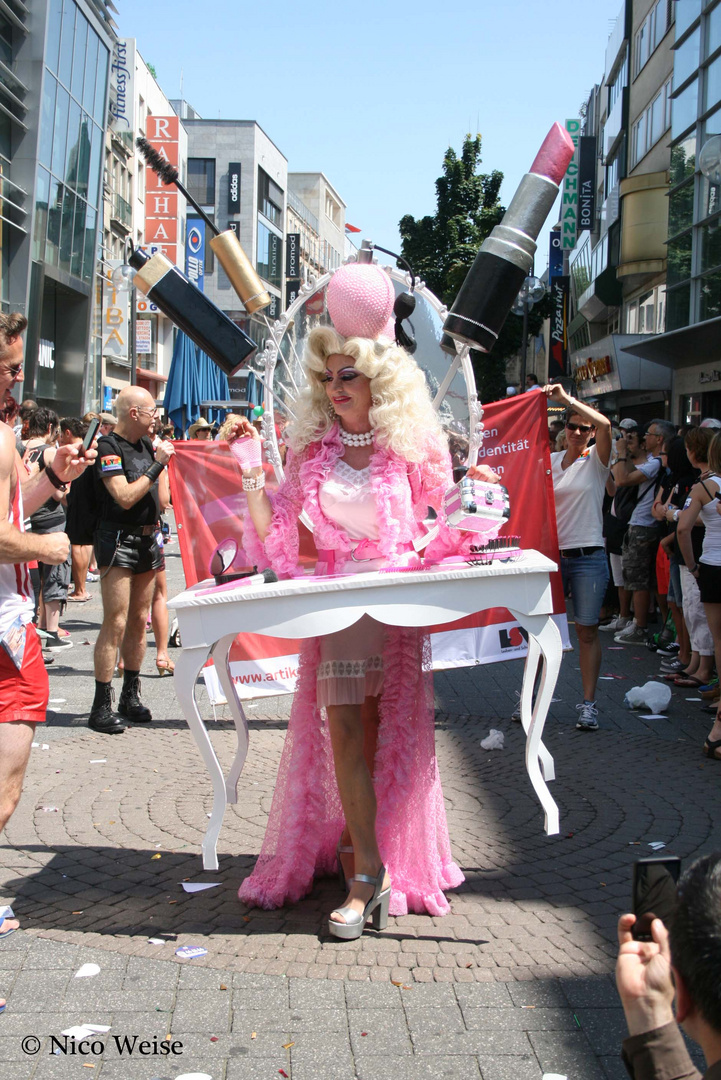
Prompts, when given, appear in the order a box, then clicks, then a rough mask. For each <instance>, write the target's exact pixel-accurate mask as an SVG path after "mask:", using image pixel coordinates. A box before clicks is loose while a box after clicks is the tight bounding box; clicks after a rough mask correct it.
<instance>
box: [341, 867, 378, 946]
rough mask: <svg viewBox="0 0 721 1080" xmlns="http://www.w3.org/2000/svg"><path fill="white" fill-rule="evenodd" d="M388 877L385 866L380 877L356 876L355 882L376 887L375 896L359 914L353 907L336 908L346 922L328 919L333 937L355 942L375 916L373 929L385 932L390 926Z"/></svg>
mask: <svg viewBox="0 0 721 1080" xmlns="http://www.w3.org/2000/svg"><path fill="white" fill-rule="evenodd" d="M385 876H386V868H385V866H381V868H380V871H379V873H378V877H370V875H369V874H356V875H355V877H354V879H353V880H354V881H365V882H367V883H368V884H369V885H375V888H374V890H373V895H372V896H371V898H370V900H369V901H368V903H367V904H366V906H365V907H364V908H363V912H362V913H359V912H357V911H356V910H355V908H352V907H341V908H336V909H335V912H336V913H337V914H338V915H342V916H343V918H344V919H345V922H342V923H341V922H335V920H334V919H330V918H329V919H328V932H329V933H330V934H332V935H333V937H337V938H342V939H343V940H344V941H353V940H354V939H355V938H359V937H360V936H361V934H362V933H363V930H364V929H365V924H366V923H367V922H368V920H369V919H370V917H371V915H372V916H373V929H374V930H385V928H386V926H387V925H388V903H389V901H390V898H391V889H390V885H389V886H388V888H387V889H384V888H383V879H384V877H385Z"/></svg>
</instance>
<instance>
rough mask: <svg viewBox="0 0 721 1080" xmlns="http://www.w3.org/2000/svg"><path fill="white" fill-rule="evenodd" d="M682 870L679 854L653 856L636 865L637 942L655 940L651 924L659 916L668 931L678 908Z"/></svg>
mask: <svg viewBox="0 0 721 1080" xmlns="http://www.w3.org/2000/svg"><path fill="white" fill-rule="evenodd" d="M680 873H681V860H680V859H679V858H678V856H677V855H668V856H666V857H665V858H664V857H663V856H660V855H655V856H651V857H650V858H648V859H639V860H638V862H635V863H634V864H633V901H632V910H633V914H634V915H635V916H636V922H635V923H634V925H633V930H632V931H631V933H632V935H633V937H634V938H635V940H636V941H652V940H653V939H652V937H651V923H652V922H653V920H654V919H660V920H661V921H662V923H663V924H664V926H665V927H666V929H667V930H668V929H669V928H670V926H671V923H672V922H673V917H674V913H675V911H676V884H677V882H678V879H679V875H680Z"/></svg>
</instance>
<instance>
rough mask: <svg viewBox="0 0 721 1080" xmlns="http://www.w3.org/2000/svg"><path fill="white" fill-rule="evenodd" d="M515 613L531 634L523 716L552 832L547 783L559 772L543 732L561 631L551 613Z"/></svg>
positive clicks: (530, 766)
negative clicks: (536, 682)
mask: <svg viewBox="0 0 721 1080" xmlns="http://www.w3.org/2000/svg"><path fill="white" fill-rule="evenodd" d="M511 614H512V615H513V616H514V618H515V619H517V620H518V622H519V623H520V624H521V626H523V627H524V629H526V630H527V631H528V634H529V642H528V656H527V658H526V668H525V672H524V676H523V688H522V690H521V720H522V722H523V728H524V730H525V732H526V769H527V771H528V775H529V777H530V780H531V783H532V784H533V789H534V791H535V792H536V795H537V796H538V799H539V801H540V803H541V806H542V807H543V809H544V812H545V826H544V827H545V831H546V833H547V834H548V835H549V836H551V835H555V834H556V833H557V832H558V831H559V821H558V806H557V805H556V803H555V801H554V800H553V798H552V797H551V793H550V791H549V790H548V787H547V786H546V782H547V781H548V780H552V779H553V777H554V775H555V774H554V768H553V758H552V757H551V755H550V754H549V752H548V750H547V749H546V747H545V746H544V745H543V742H542V736H543V727H544V725H545V723H546V717H547V715H548V707H549V705H550V704H551V698H552V697H553V691H554V690H555V688H556V680H557V679H558V672H559V670H560V667H561V656H562V649H561V635H560V634H559V632H558V627H557V626H556V624H555V623H554V621H553V619H552V618H551V616H550V615H526V614H524V613H523V612H519V611H513V610H511ZM539 656H540V657H541V659H542V669H541V681H540V684H539V688H538V693H537V695H536V702H535V705H534V707H533V712H531V699H532V695H533V682H534V678H535V674H536V667H537V664H538V659H539ZM541 762H542V763H543V770H541Z"/></svg>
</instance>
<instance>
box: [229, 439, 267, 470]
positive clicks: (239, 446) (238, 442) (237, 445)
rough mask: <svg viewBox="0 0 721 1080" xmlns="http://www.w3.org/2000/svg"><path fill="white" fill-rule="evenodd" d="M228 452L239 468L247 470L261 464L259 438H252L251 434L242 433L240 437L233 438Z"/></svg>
mask: <svg viewBox="0 0 721 1080" xmlns="http://www.w3.org/2000/svg"><path fill="white" fill-rule="evenodd" d="M230 452H231V454H232V455H233V457H234V458H235V460H236V461H237V462H238V464H239V465H240V467H241V469H245V470H246V471H247V470H248V469H256V468H258V467H259V466H260V465H262V459H261V453H260V439H254V438H253V436H252V435H244V436H243V438H241V439H234V440H233V442H232V443H231V444H230Z"/></svg>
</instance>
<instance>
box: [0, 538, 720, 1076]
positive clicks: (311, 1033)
mask: <svg viewBox="0 0 721 1080" xmlns="http://www.w3.org/2000/svg"><path fill="white" fill-rule="evenodd" d="M168 566H169V580H170V593H171V595H172V594H174V593H176V592H178V591H179V590H180V588H181V587H182V571H181V568H180V558H179V555H178V553H177V545H173V546H172V547H171V548H170V549H169V558H168ZM91 589H92V591H93V592H94V594H95V595H94V599H93V600H92V601H91V602H90V603H88V604H87V605H83V606H81V605H71V607H72V608H73V610H71V611H70V612H69V614H68V617H67V618H66V620H65V622H64V625H65V626H66V627H67V628H68V629H69V630H71V632H72V635H73V641H74V648H73V649H72V650H68V651H67V652H65V653H63V654H61V655H58V657H57V660H56V662H55V664H54V665H53V667H52V668H51V669H50V671H51V709H52V710H53V712H52V713H51V715H50V717H49V723H48V725H47V726H45V727H42V728H41V727H39V728H38V730H37V734H36V740H37V743H38V745H37V747H36V748H34V749H33V751H32V756H31V761H30V766H29V769H28V775H27V779H26V783H25V788H24V794H23V798H22V800H21V803H20V805H19V807H18V810H17V811H16V813H15V815H14V817H13V818H12V820H11V822H10V824H9V826H8V828H7V830H6V833H5V834H4V836H3V838H2V842H1V843H0V900H2V901H3V902H6V903H11V904H12V905H13V907H14V909H15V911H16V914H17V915H18V917H19V919H20V920H21V923H22V931H21V932H20V933H17V934H14V935H13V936H12V937H11V938H9V939H8V940H5V941H3V942H2V943H0V992H2V993H3V994H4V995H5V996H6V997H7V998H8V1008H7V1012H6V1013H5V1015H3V1016H2V1018H0V1061H2V1063H3V1068H2V1077H3V1080H31V1078H33V1080H35V1078H37V1080H42V1078H44V1077H50V1076H58V1077H66V1076H71V1075H72V1076H76V1075H79V1074H80V1072H81V1070H83V1073H82V1075H84V1076H87V1072H86V1071H84V1066H85V1065H87V1064H93V1065H94V1066H95V1073H94V1075H96V1076H97V1075H100V1074H101V1075H102V1077H103V1078H105V1080H113V1078H115V1077H118V1078H119V1077H122V1078H124V1080H125V1078H128V1080H136V1078H137V1080H145V1078H146V1077H148V1078H152V1077H156V1078H161V1077H168V1078H170V1077H175V1076H177V1075H179V1074H180V1073H192V1072H194V1071H195V1072H202V1073H206V1074H208V1075H209V1076H212V1080H246V1078H247V1080H255V1078H256V1077H268V1078H271V1077H277V1076H278V1075H279V1074H280V1075H287V1076H289V1077H293V1078H294V1080H306V1078H308V1080H316V1078H320V1077H328V1078H340V1080H345V1078H352V1077H359V1078H362V1080H381V1078H386V1077H388V1078H390V1077H393V1078H398V1080H406V1078H413V1080H416V1078H418V1080H420V1078H430V1077H437V1076H453V1077H454V1078H461V1080H464V1078H465V1077H475V1078H478V1077H481V1076H482V1077H483V1078H484V1080H502V1078H505V1077H508V1078H511V1077H513V1078H514V1080H525V1078H526V1077H528V1078H536V1077H539V1078H540V1077H541V1075H542V1074H543V1073H544V1072H551V1073H560V1074H566V1075H568V1077H569V1080H570V1078H571V1077H578V1078H583V1080H587V1078H594V1077H604V1076H607V1077H612V1078H615V1077H619V1078H620V1077H622V1076H625V1070H624V1068H623V1065H622V1063H621V1061H620V1057H619V1049H620V1041H621V1038H622V1037H623V1034H624V1025H623V1014H622V1012H621V1010H620V1006H619V1003H618V999H617V997H616V994H615V990H614V988H613V983H612V978H611V973H612V970H613V964H614V958H615V926H616V920H617V917H618V915H619V914H620V913H621V912H622V911H625V910H627V909H628V907H629V900H630V879H631V866H632V863H633V861H634V859H636V858H639V857H640V856H642V855H648V854H650V853H651V849H650V848H649V847H648V844H649V843H651V842H653V841H663V842H665V843H666V844H667V849H668V851H669V853H673V854H676V855H679V856H681V858H682V859H683V861H684V864H687V863H688V862H689V861H690V860H691V859H693V858H694V857H696V856H697V855H699V854H701V853H702V852H705V851H709V850H712V849H713V848H714V847H715V846H716V847H717V846H718V843H719V842H718V839H717V838H716V837H715V835H714V827H713V822H714V820H715V818H716V817H718V815H719V811H721V791H720V789H719V771H718V768H717V767H716V766H715V765H714V763H713V762H707V761H706V759H705V758H704V757H703V756H702V753H701V746H702V744H703V740H704V737H705V735H706V734H707V731H708V728H709V727H710V718H709V717H708V715H707V714H704V713H702V712H701V711H700V710H701V703H700V700H694V701H692V700H687V699H690V698H693V697H695V695H694V694H693V693H692V691H689V690H686V691H683V690H674V697H673V699H672V702H671V705H670V707H669V709H668V715H667V717H666V718H664V719H662V720H647V721H644V720H642V719H640V717H639V716H638V715H636V714H633V713H631V712H629V711H628V710H627V709H626V708H625V707H624V706H623V696H624V694H625V692H626V691H627V690H628V689H629V688H630V687H631V686H633V685H638V684H641V683H643V682H645V681H646V680H647V679H648V678H650V677H652V675H654V674H655V673H656V672H657V670H658V660H657V659H656V658H655V656H654V655H653V654H651V653H649V652H648V651H647V650H645V649H639V648H638V647H637V646H636V647H627V648H624V649H616V648H615V647H614V644H613V639H612V635H610V634H608V635H602V637H603V638H604V641H603V645H604V659H603V667H602V674H603V675H609V674H612V675H614V676H616V677H615V678H613V679H610V678H607V679H605V681H602V682H601V683H600V684H599V708H600V722H601V730H600V731H599V732H598V733H587V732H578V731H576V729H575V720H576V711H575V705H576V703H577V701H578V699H579V694H578V689H579V673H578V666H577V661H576V656H575V654H574V653H569V654H567V655H566V656H565V658H564V663H563V667H562V671H561V677H560V679H559V684H558V689H557V692H556V700H555V701H554V704H553V705H552V707H551V713H550V715H549V719H548V722H547V725H546V734H545V742H546V744H547V746H548V748H549V750H550V751H551V753H552V754H553V756H554V759H555V763H556V780H555V782H554V783H553V784H552V785H551V791H552V794H553V796H554V798H555V799H556V801H557V802H558V804H559V808H560V813H561V831H560V834H559V835H558V836H555V837H547V836H545V835H544V832H543V813H542V811H541V808H540V806H539V804H538V802H537V800H536V797H535V795H534V793H533V790H532V788H531V786H530V782H529V780H528V777H527V775H526V772H525V767H524V760H523V738H522V731H521V729H520V725H517V724H513V723H512V722H511V721H510V719H509V717H510V714H511V712H512V710H513V707H514V705H515V701H516V696H515V692H516V691H517V690H518V689H520V681H521V674H522V665H521V662H519V661H513V662H509V663H506V664H497V665H491V666H486V667H482V668H476V669H472V670H463V671H456V672H449V673H442V674H441V675H439V676H437V678H436V702H437V743H438V756H439V762H440V770H441V776H442V778H443V784H444V792H445V797H446V802H447V808H448V820H449V828H450V833H451V842H452V845H453V850H454V856H455V858H456V860H457V862H458V863H459V865H460V866H461V867H462V869H463V871H464V873H465V875H466V883H465V885H463V886H462V887H461V888H460V889H458V890H456V891H455V892H453V893H452V894H450V899H451V907H452V914H451V915H449V916H447V917H446V918H439V919H432V918H429V917H427V916H414V915H408V916H405V917H402V918H396V919H391V920H390V922H389V926H388V929H387V930H386V931H384V932H382V933H375V932H374V931H367V932H366V933H365V934H364V936H363V938H362V940H360V941H358V942H337V941H334V940H332V939H330V938H329V937H328V935H327V933H326V931H325V923H326V919H327V915H328V912H329V911H330V909H331V908H332V907H333V906H334V905H335V904H336V903H337V902H338V900H339V892H338V887H337V882H336V881H335V880H334V879H333V880H331V879H328V880H324V881H319V882H317V883H316V887H315V888H314V890H313V892H312V894H311V895H310V896H309V897H307V898H306V899H305V900H303V901H301V902H300V903H299V904H297V905H295V906H293V907H289V908H286V909H283V910H280V911H274V912H264V911H259V910H257V909H252V910H249V909H247V908H245V907H244V906H242V905H241V904H240V903H239V901H238V899H237V889H238V886H239V884H240V882H241V881H242V879H243V878H244V876H245V875H246V874H247V873H248V872H249V870H250V868H251V866H252V864H253V861H254V858H255V856H256V855H257V853H258V850H259V846H260V842H261V838H262V835H263V830H264V825H265V820H266V814H267V811H268V808H269V805H270V799H271V796H272V790H273V783H274V779H275V772H276V769H277V763H278V759H279V755H280V750H281V745H282V741H283V737H284V732H285V724H286V718H287V714H288V709H289V699H288V698H279V699H272V700H259V701H257V702H255V703H250V706H249V708H248V715H249V718H250V723H251V745H250V752H249V755H248V761H247V765H246V768H245V770H244V772H243V775H242V777H241V780H240V784H239V801H238V804H237V806H233V807H229V808H228V811H227V814H226V818H225V822H224V825H223V829H222V832H221V835H220V841H219V845H218V851H219V856H220V870H219V871H217V872H207V873H204V872H203V870H202V863H201V858H200V843H201V839H202V836H203V833H204V831H205V828H206V826H207V820H208V817H207V815H208V813H209V811H210V808H211V790H210V783H209V780H208V778H207V775H206V773H205V770H204V767H203V765H202V762H201V759H200V756H199V754H198V751H197V749H196V747H195V745H194V743H193V741H192V739H191V737H190V735H189V733H188V731H187V728H186V725H185V723H184V721H183V720H182V719H181V717H180V712H179V708H178V705H177V702H176V699H175V696H174V693H173V684H172V680H170V679H160V678H157V677H155V676H154V675H152V674H150V673H151V670H152V671H154V669H155V665H154V650H153V648H152V638H151V639H150V648H149V650H148V655H147V657H146V662H145V671H144V678H143V694H144V698H145V700H146V701H147V702H148V703H149V704H150V706H151V708H152V709H153V714H154V717H155V721H154V723H153V725H152V727H151V728H149V729H148V730H144V729H142V728H134V729H130V730H128V731H126V732H125V734H124V735H123V736H122V737H120V738H110V737H108V736H105V737H103V736H100V735H96V734H94V733H93V732H91V731H89V729H88V728H87V726H86V718H87V712H88V708H89V705H90V701H91V698H92V687H93V683H92V678H93V676H92V644H93V643H94V641H95V637H96V635H97V630H98V627H99V621H100V615H101V608H100V602H99V587H98V586H97V585H95V586H92V587H91ZM174 655H175V658H176V660H177V657H178V655H179V653H178V652H177V651H176V652H175V654H174ZM118 685H119V684H118ZM200 701H201V711H202V712H203V715H204V716H205V717H206V718H207V719H208V722H209V725H210V727H211V730H212V739H213V743H214V746H215V749H216V751H217V753H218V756H219V758H220V760H221V762H222V763H223V765H224V766H225V767H227V766H228V765H229V764H230V761H231V760H232V756H233V746H234V729H233V725H232V723H231V722H230V721H229V720H228V716H227V710H226V713H225V714H223V712H222V710H220V709H219V710H218V720H217V721H214V720H213V712H212V708H211V706H210V704H209V702H208V698H207V694H206V693H205V690H201V691H200ZM491 727H497V728H499V729H501V730H502V731H503V732H504V734H505V738H506V745H505V749H504V750H502V751H494V752H486V751H484V750H483V749H481V747H480V745H479V744H480V740H481V739H482V738H484V737H485V736H486V735H487V734H488V731H489V729H490V728H491ZM183 881H190V882H203V881H206V882H218V883H220V884H219V885H218V887H216V888H213V889H209V890H207V891H205V892H200V893H185V892H184V891H183V889H182V882H183ZM149 938H156V939H161V938H162V939H164V940H165V944H164V945H153V944H149V943H148V939H149ZM181 945H201V946H202V947H203V948H205V949H207V950H208V951H207V955H205V956H202V957H198V958H196V959H193V960H181V959H179V958H178V957H176V955H175V950H176V948H178V947H180V946H181ZM87 962H93V963H96V964H97V965H99V967H100V973H99V974H98V975H96V976H95V977H94V978H86V979H79V980H77V981H76V980H75V979H74V977H73V976H74V974H75V972H76V971H77V970H78V968H79V967H80V966H81V964H84V963H87ZM84 1022H89V1023H95V1024H110V1025H111V1028H110V1032H109V1033H108V1034H107V1035H106V1036H101V1039H102V1040H104V1043H105V1052H104V1053H102V1054H97V1055H95V1056H91V1057H88V1058H83V1059H82V1060H81V1059H80V1058H79V1057H69V1056H65V1055H63V1054H60V1055H52V1054H51V1052H50V1050H49V1036H51V1035H59V1033H60V1031H61V1030H64V1029H66V1028H67V1027H69V1026H70V1025H74V1024H81V1023H84ZM169 1033H170V1034H171V1035H172V1038H173V1039H176V1040H179V1041H180V1042H182V1044H183V1050H182V1056H178V1057H177V1058H176V1059H175V1060H169V1059H168V1058H163V1059H162V1060H161V1059H160V1058H157V1057H147V1058H140V1057H138V1056H137V1054H134V1055H133V1057H132V1059H131V1060H130V1061H129V1060H128V1059H127V1057H126V1058H125V1059H124V1060H123V1059H121V1058H120V1056H119V1052H118V1048H117V1047H116V1046H115V1045H114V1044H113V1042H112V1037H113V1036H117V1035H120V1036H122V1035H130V1036H132V1035H136V1034H137V1035H140V1036H141V1037H142V1038H144V1039H152V1037H153V1036H154V1035H158V1036H159V1037H160V1038H164V1037H165V1036H166V1035H167V1034H169ZM29 1035H34V1036H37V1037H39V1038H40V1039H41V1040H42V1049H41V1051H40V1053H38V1054H37V1056H36V1057H32V1056H27V1055H26V1054H25V1053H24V1052H23V1049H22V1047H21V1039H22V1038H23V1037H25V1036H29ZM211 1040H214V1041H211ZM281 1070H282V1072H281Z"/></svg>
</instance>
